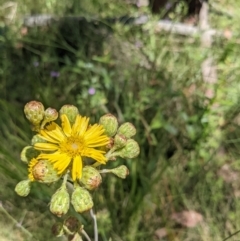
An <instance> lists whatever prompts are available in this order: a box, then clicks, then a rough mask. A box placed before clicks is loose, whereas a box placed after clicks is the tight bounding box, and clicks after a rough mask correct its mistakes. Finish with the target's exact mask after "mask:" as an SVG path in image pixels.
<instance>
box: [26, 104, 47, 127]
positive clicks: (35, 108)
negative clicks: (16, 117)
mask: <svg viewBox="0 0 240 241" xmlns="http://www.w3.org/2000/svg"><path fill="white" fill-rule="evenodd" d="M24 113H25V115H26V117H27V119H28V120H29V121H30V122H31V123H32V124H33V125H34V126H38V125H39V124H40V122H41V121H42V120H43V118H44V106H43V104H42V103H41V102H38V101H30V102H28V103H27V104H26V105H25V107H24Z"/></svg>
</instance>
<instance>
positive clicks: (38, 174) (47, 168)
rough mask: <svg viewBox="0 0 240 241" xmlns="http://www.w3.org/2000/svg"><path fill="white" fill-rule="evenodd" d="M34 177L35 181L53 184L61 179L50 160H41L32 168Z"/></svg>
mask: <svg viewBox="0 0 240 241" xmlns="http://www.w3.org/2000/svg"><path fill="white" fill-rule="evenodd" d="M32 176H33V178H34V181H38V182H42V183H52V182H56V181H57V180H59V179H60V177H61V176H60V175H58V172H57V170H56V169H54V167H53V164H52V163H51V162H49V161H48V160H39V161H38V162H37V163H36V164H35V165H34V166H33V167H32Z"/></svg>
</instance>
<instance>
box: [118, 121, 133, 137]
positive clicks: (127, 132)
mask: <svg viewBox="0 0 240 241" xmlns="http://www.w3.org/2000/svg"><path fill="white" fill-rule="evenodd" d="M117 132H118V134H122V135H124V136H126V137H127V138H131V137H132V136H134V135H135V134H136V128H135V126H134V125H133V124H132V123H130V122H126V123H123V124H122V125H121V126H120V127H119V128H118V131H117Z"/></svg>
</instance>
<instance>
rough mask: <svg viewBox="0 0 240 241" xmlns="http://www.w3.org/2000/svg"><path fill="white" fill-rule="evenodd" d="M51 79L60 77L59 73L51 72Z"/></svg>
mask: <svg viewBox="0 0 240 241" xmlns="http://www.w3.org/2000/svg"><path fill="white" fill-rule="evenodd" d="M50 75H51V77H53V78H58V77H59V76H60V73H59V72H57V71H51V72H50Z"/></svg>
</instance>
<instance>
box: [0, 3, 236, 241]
mask: <svg viewBox="0 0 240 241" xmlns="http://www.w3.org/2000/svg"><path fill="white" fill-rule="evenodd" d="M215 2H216V3H218V4H219V5H220V6H222V8H224V9H227V10H229V11H230V10H231V14H233V16H235V15H236V16H237V12H236V10H234V9H237V7H238V5H239V4H238V3H236V2H235V1H234V2H233V3H232V6H233V7H231V9H230V6H229V5H228V4H227V3H225V2H226V1H225V2H224V1H215ZM81 4H82V5H79V6H78V2H77V1H70V2H68V3H66V4H65V3H64V4H63V3H60V2H59V1H47V3H45V2H44V3H42V2H37V3H36V4H34V5H33V4H32V3H31V2H29V3H26V4H24V5H23V4H21V1H19V2H18V10H17V13H16V15H14V21H10V22H9V20H6V18H4V17H2V16H5V15H4V14H6V12H3V11H0V17H1V18H0V21H1V25H0V51H1V56H0V94H1V95H0V96H1V99H0V126H1V128H0V135H1V144H0V178H1V185H0V193H1V195H0V201H1V203H2V206H3V207H4V210H5V211H0V217H1V218H0V220H7V221H6V222H4V229H1V230H3V231H1V232H0V239H1V240H16V239H17V240H27V239H29V240H32V238H29V236H28V234H26V232H24V231H23V229H22V228H19V227H17V226H16V225H15V224H14V222H13V221H12V219H11V218H10V217H9V215H10V216H11V217H12V218H13V219H14V220H16V221H17V222H18V223H20V224H21V225H20V226H21V227H23V228H24V230H25V229H26V230H27V231H28V232H30V233H31V235H33V236H34V239H36V240H61V239H59V238H54V237H53V235H52V234H51V226H52V224H53V223H54V222H55V221H56V220H57V219H56V218H55V217H53V216H52V215H51V214H50V212H49V211H48V203H49V201H50V197H51V194H52V193H53V190H54V186H53V187H48V186H44V185H35V186H34V188H33V190H32V192H31V194H30V195H29V196H28V197H27V198H21V197H18V196H17V195H16V194H15V192H14V187H15V185H16V183H17V182H18V181H20V180H22V179H25V178H26V175H27V170H26V166H25V164H23V163H21V162H20V157H19V155H20V152H21V150H22V148H23V147H24V146H26V145H28V144H29V143H30V138H31V130H30V128H29V125H28V123H27V120H26V119H25V118H24V115H23V107H24V105H25V103H26V102H28V101H30V100H33V99H36V100H39V101H41V102H43V103H44V105H45V106H46V107H48V106H51V107H54V108H57V109H59V108H60V107H61V106H62V105H63V104H67V103H70V104H74V105H76V106H77V107H78V108H79V110H80V112H81V114H83V115H89V116H91V119H92V121H97V120H98V119H99V117H100V116H101V115H103V114H105V113H108V112H110V113H113V114H115V115H116V116H117V117H118V119H119V121H120V122H123V121H130V122H132V123H134V125H135V126H136V128H137V131H138V133H137V136H136V139H137V140H138V142H139V144H140V147H141V154H140V155H139V157H137V158H136V159H134V160H126V161H124V164H126V165H127V166H128V167H129V169H130V175H129V176H128V178H127V179H126V180H119V179H117V178H115V177H113V176H104V178H103V184H102V186H101V187H100V188H99V190H97V191H96V192H94V193H93V198H94V202H95V210H96V211H97V213H98V214H97V215H98V220H99V221H98V222H99V234H100V240H103V241H108V240H109V239H110V238H112V240H117V241H120V240H122V241H135V240H139V241H145V240H153V241H154V240H163V241H169V240H176V241H178V240H184V241H185V240H186V241H188V240H189V241H192V240H203V241H205V240H206V241H207V240H214V241H215V240H216V241H218V240H219V241H221V240H224V238H225V237H228V236H230V235H231V234H233V233H235V232H237V231H238V230H240V226H239V223H240V220H239V210H240V209H239V205H240V201H239V188H240V186H239V177H238V176H239V171H240V165H239V154H240V153H239V152H240V146H239V143H240V142H239V135H240V128H239V125H240V123H239V110H240V104H239V103H240V102H239V96H240V85H239V69H240V61H239V37H238V36H239V29H238V22H239V21H237V19H236V18H235V17H233V18H230V19H229V18H226V17H224V16H221V15H217V14H215V13H214V12H213V13H212V14H211V16H210V17H211V21H212V24H213V26H214V27H215V28H219V29H221V30H224V28H226V26H227V27H228V26H230V27H229V28H230V29H231V30H232V31H234V34H233V37H232V38H231V39H230V40H227V39H222V38H219V39H217V40H216V41H215V42H214V44H213V47H212V48H211V49H204V48H202V47H201V46H200V40H199V38H198V37H196V38H191V39H189V38H185V37H179V36H176V35H169V34H167V33H163V32H162V33H155V31H154V28H153V24H154V21H155V18H154V17H153V18H152V20H151V23H148V24H147V25H145V26H136V27H133V26H129V25H124V24H119V23H118V24H114V25H111V26H109V24H106V23H104V22H102V21H101V22H99V23H97V24H96V23H95V22H91V21H82V22H77V23H75V22H72V20H71V21H70V20H69V21H61V22H60V23H56V24H54V25H53V26H51V27H50V26H49V27H43V28H32V29H30V28H29V29H28V32H27V34H26V35H23V34H21V21H20V20H21V16H23V15H25V14H27V13H30V12H32V13H53V14H56V15H59V16H62V15H67V16H69V15H71V14H72V15H77V14H80V15H81V14H82V15H84V16H86V17H87V18H88V19H92V18H93V17H96V16H97V17H112V16H121V15H124V14H136V9H134V8H131V7H129V5H126V4H124V3H121V4H120V3H119V1H112V2H111V3H110V4H109V5H106V1H104V2H103V3H101V4H100V3H99V2H98V1H93V0H92V1H91V4H84V2H82V3H81ZM71 6H74V7H71ZM234 6H235V7H234ZM18 20H19V21H18ZM208 55H211V56H213V58H214V60H215V62H216V64H217V71H218V81H217V83H216V85H215V86H212V87H211V86H210V87H211V88H213V89H214V90H215V93H216V94H215V96H214V98H213V99H211V100H208V99H207V97H206V95H205V92H206V90H207V89H208V88H210V87H209V86H207V84H206V83H204V82H203V79H202V77H201V64H202V62H203V60H204V59H205V58H206V56H208ZM36 63H38V66H35V65H36ZM51 71H57V72H59V73H60V76H59V77H58V78H54V77H51V76H50V74H51ZM90 87H94V88H95V89H96V90H97V92H96V94H95V95H93V96H91V95H89V94H88V89H89V88H90ZM122 163H123V160H117V162H115V163H112V164H110V165H109V167H113V166H115V165H116V166H117V165H118V164H122ZM223 165H227V166H228V167H229V169H228V171H226V174H225V176H224V175H223V174H221V173H222V172H221V171H220V170H222V169H221V168H222V166H223ZM234 173H235V174H236V175H235V176H236V178H235V179H234V178H233V179H231V177H232V176H233V175H234ZM225 177H228V178H230V181H229V179H227V178H225ZM185 210H195V211H197V212H199V213H201V214H202V215H203V222H201V223H200V224H198V225H197V226H196V227H194V228H185V227H182V226H181V225H179V224H176V222H174V221H173V220H172V219H171V216H172V214H173V213H175V212H181V211H185ZM6 212H7V213H8V215H6ZM78 217H79V218H80V219H81V221H82V222H83V223H84V226H85V228H86V230H87V232H88V233H89V234H91V235H92V233H93V232H92V228H93V226H92V223H91V220H90V218H89V215H88V214H86V215H83V216H82V217H81V216H80V215H79V216H78ZM2 225H3V224H2ZM159 228H166V229H167V236H166V237H164V238H162V239H159V238H157V237H156V235H155V231H156V230H157V229H159ZM237 239H240V234H239V233H237V234H236V235H234V236H233V237H231V238H229V239H228V240H229V241H231V240H237ZM62 240H64V239H62Z"/></svg>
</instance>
